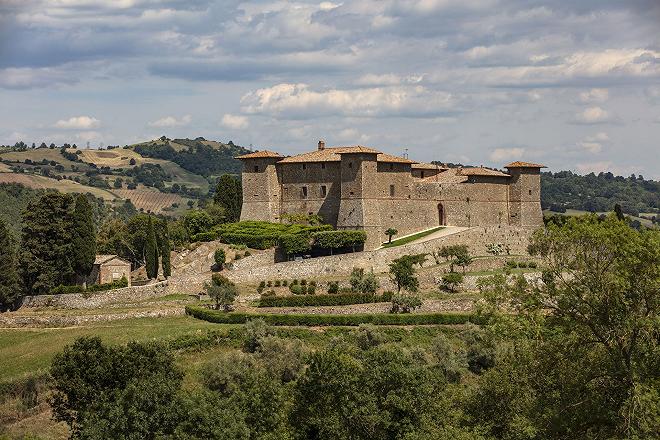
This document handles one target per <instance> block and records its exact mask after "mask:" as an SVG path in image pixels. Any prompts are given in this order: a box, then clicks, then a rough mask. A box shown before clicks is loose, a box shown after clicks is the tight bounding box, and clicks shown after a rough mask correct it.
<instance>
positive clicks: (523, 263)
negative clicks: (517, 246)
mask: <svg viewBox="0 0 660 440" xmlns="http://www.w3.org/2000/svg"><path fill="white" fill-rule="evenodd" d="M518 267H519V268H521V269H526V268H527V261H519V262H518Z"/></svg>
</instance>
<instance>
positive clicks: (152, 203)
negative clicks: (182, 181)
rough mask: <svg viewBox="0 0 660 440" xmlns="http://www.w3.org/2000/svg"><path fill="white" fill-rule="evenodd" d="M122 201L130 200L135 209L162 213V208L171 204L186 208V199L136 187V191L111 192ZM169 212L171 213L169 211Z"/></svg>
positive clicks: (119, 190)
mask: <svg viewBox="0 0 660 440" xmlns="http://www.w3.org/2000/svg"><path fill="white" fill-rule="evenodd" d="M113 192H114V193H116V194H117V195H118V196H119V197H121V198H122V199H130V200H131V202H132V203H133V204H134V205H135V207H136V208H137V209H144V211H145V212H146V211H151V212H153V213H156V214H159V213H163V212H164V211H163V208H169V207H171V206H172V203H178V204H179V207H180V208H182V209H183V208H187V205H186V203H187V202H188V199H185V198H183V197H181V196H180V195H178V194H166V193H162V192H160V191H158V190H157V189H154V188H148V187H146V186H143V185H138V187H137V189H126V188H122V189H115V190H113ZM170 212H171V211H170Z"/></svg>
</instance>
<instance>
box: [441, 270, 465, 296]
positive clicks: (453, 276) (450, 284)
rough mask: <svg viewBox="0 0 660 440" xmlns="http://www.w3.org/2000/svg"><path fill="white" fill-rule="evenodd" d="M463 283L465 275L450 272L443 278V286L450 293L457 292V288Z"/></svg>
mask: <svg viewBox="0 0 660 440" xmlns="http://www.w3.org/2000/svg"><path fill="white" fill-rule="evenodd" d="M462 283H463V274H461V273H457V272H449V273H446V274H444V275H443V276H442V285H443V286H444V287H446V288H447V289H448V290H449V291H450V292H456V288H457V287H458V286H460V285H461V284H462Z"/></svg>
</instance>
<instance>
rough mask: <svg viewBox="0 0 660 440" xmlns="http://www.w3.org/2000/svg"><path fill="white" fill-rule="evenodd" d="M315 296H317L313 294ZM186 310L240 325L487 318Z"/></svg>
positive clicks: (480, 321) (461, 321) (429, 322)
mask: <svg viewBox="0 0 660 440" xmlns="http://www.w3.org/2000/svg"><path fill="white" fill-rule="evenodd" d="M314 298H317V297H314ZM186 313H187V314H188V315H190V316H193V317H195V318H197V319H202V320H204V321H208V322H214V323H217V324H243V323H246V322H248V321H252V320H255V319H261V320H263V321H264V322H265V323H266V324H269V325H290V326H296V325H298V326H341V325H344V326H358V325H360V324H374V325H458V324H467V323H470V322H471V323H474V324H485V323H486V319H485V318H482V317H479V316H476V315H472V314H469V313H415V314H388V313H376V314H373V313H369V314H367V313H365V314H354V315H316V314H314V315H307V314H290V315H280V314H269V313H262V314H257V313H238V312H231V313H223V312H218V311H215V310H209V309H206V308H202V307H195V306H186Z"/></svg>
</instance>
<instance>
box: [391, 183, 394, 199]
mask: <svg viewBox="0 0 660 440" xmlns="http://www.w3.org/2000/svg"><path fill="white" fill-rule="evenodd" d="M390 197H394V185H390Z"/></svg>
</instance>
